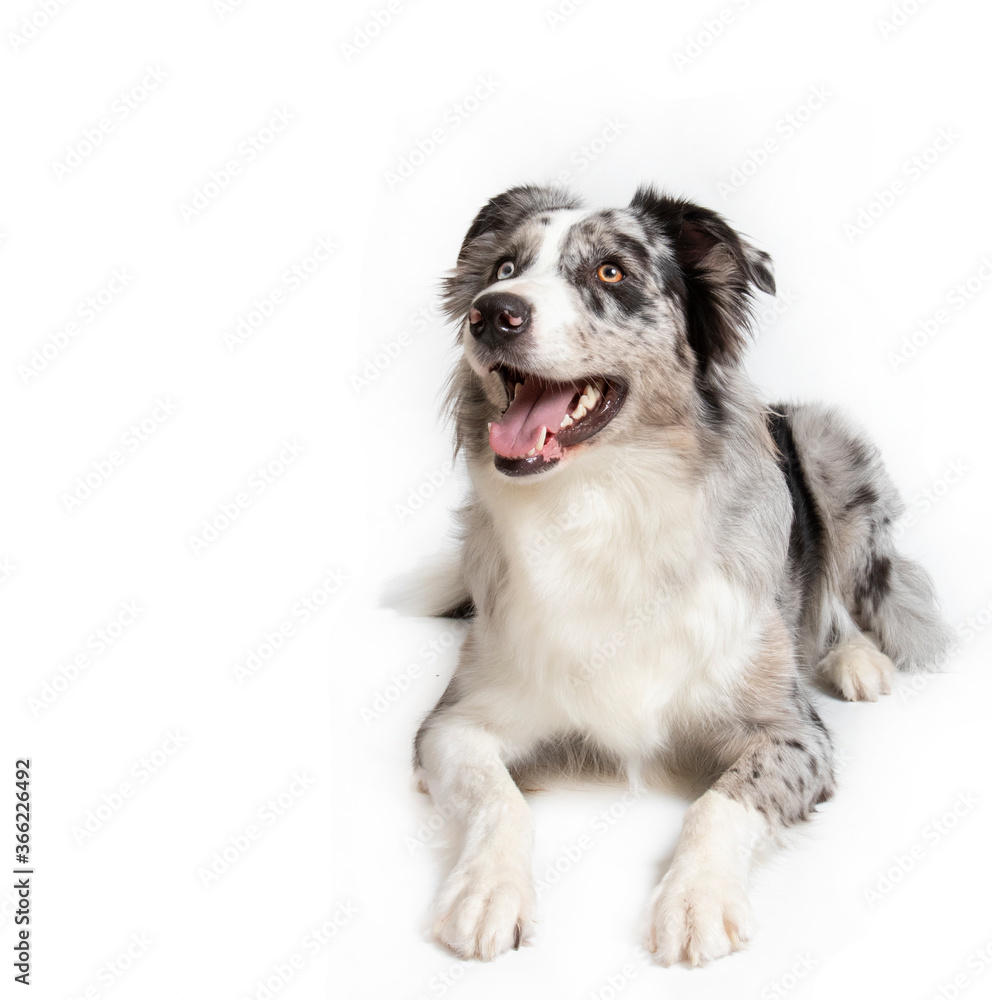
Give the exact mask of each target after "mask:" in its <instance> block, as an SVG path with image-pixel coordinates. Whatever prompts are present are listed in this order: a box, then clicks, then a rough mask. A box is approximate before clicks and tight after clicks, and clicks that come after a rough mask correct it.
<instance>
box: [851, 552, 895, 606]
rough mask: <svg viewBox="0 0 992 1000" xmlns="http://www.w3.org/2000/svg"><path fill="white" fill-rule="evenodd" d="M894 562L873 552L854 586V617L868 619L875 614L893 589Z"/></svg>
mask: <svg viewBox="0 0 992 1000" xmlns="http://www.w3.org/2000/svg"><path fill="white" fill-rule="evenodd" d="M891 577H892V561H891V560H890V559H889V557H888V556H881V555H878V553H876V552H873V553H872V554H871V555H870V556H869V557H868V564H867V565H866V566H865V568H864V573H863V575H862V577H861V579H860V580H858V582H857V583H856V584H855V585H854V604H855V607H854V615H855V617H856V618H858V619H862V620H864V619H866V618H867V617H868V616H869V615H873V614H875V612H876V611H878V609H879V607H880V606H881V604H882V601H884V600H885V598H886V597H888V595H889V591H890V590H891V589H892V584H891Z"/></svg>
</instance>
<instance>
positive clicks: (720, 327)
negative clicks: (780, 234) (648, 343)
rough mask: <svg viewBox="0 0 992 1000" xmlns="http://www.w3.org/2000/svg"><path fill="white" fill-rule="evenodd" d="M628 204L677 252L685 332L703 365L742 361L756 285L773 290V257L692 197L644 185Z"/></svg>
mask: <svg viewBox="0 0 992 1000" xmlns="http://www.w3.org/2000/svg"><path fill="white" fill-rule="evenodd" d="M630 207H631V209H633V210H634V211H635V212H637V213H638V214H639V215H640V216H641V217H642V218H643V219H644V220H645V222H646V223H647V224H648V225H649V227H650V228H652V229H654V230H655V231H657V232H660V233H661V235H662V236H663V237H664V239H665V242H666V243H667V244H668V246H669V247H670V248H671V250H672V252H673V253H674V256H675V263H676V265H677V268H678V272H679V274H680V276H681V278H682V281H683V283H684V288H683V289H681V290H679V294H680V297H682V298H683V299H684V303H683V305H684V310H685V315H686V322H687V329H686V337H687V339H688V341H689V346H690V347H691V348H692V350H693V352H694V353H695V355H696V358H697V362H698V364H699V366H700V368H701V369H702V370H705V369H706V368H707V367H708V366H709V364H710V362H712V361H720V362H725V363H726V362H729V363H735V362H737V361H739V360H740V358H741V355H742V354H743V352H744V347H745V346H746V343H747V339H748V334H749V333H750V330H751V323H752V319H753V317H752V312H751V308H752V299H753V294H754V290H755V289H758V290H760V291H762V292H767V293H768V294H769V295H774V294H775V279H774V278H773V277H772V262H771V258H770V257H769V256H768V254H766V253H765V252H764V251H763V250H758V249H757V248H755V247H753V246H751V244H750V243H748V242H747V241H746V240H745V239H743V237H741V235H740V234H739V233H738V232H736V231H735V230H734V229H733V228H732V227H731V226H730V225H728V223H727V221H726V220H725V219H724V218H723V217H722V216H720V215H718V214H717V213H716V212H711V211H710V210H709V209H708V208H700V206H699V205H694V204H693V203H692V202H690V201H685V200H684V199H681V198H672V197H670V196H668V195H663V194H659V193H658V192H657V191H655V190H654V189H653V188H651V187H642V188H638V189H637V193H636V194H635V195H634V198H633V200H632V201H631V203H630Z"/></svg>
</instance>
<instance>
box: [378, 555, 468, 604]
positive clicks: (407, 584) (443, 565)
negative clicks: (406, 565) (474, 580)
mask: <svg viewBox="0 0 992 1000" xmlns="http://www.w3.org/2000/svg"><path fill="white" fill-rule="evenodd" d="M381 603H382V604H383V605H384V606H385V607H387V608H392V609H393V610H394V611H398V612H399V613H400V614H402V615H409V616H411V617H419V618H471V617H472V616H473V615H474V614H475V607H474V605H473V604H472V598H471V597H470V596H469V593H468V589H467V588H466V586H465V583H464V581H463V580H462V573H461V558H460V555H459V553H458V552H445V553H442V554H441V555H439V556H436V557H435V558H434V559H433V560H431V561H430V562H429V563H427V564H426V565H424V566H421V567H418V568H417V569H415V570H413V571H411V572H409V573H404V574H403V575H402V576H399V577H397V578H396V579H394V580H392V581H391V582H390V584H389V585H388V587H387V588H386V590H385V592H384V593H383V595H382V601H381Z"/></svg>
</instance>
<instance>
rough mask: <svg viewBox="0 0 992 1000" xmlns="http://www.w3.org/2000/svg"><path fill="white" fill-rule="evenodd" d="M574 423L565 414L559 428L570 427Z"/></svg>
mask: <svg viewBox="0 0 992 1000" xmlns="http://www.w3.org/2000/svg"><path fill="white" fill-rule="evenodd" d="M574 423H575V421H574V420H573V419H572V418H571V416H570V415H569V414H567V413H566V414H565V416H564V417H562V421H561V427H571V426H572V424H574ZM561 427H559V430H560V429H561Z"/></svg>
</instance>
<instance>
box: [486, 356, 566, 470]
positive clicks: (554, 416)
mask: <svg viewBox="0 0 992 1000" xmlns="http://www.w3.org/2000/svg"><path fill="white" fill-rule="evenodd" d="M574 397H575V386H574V385H571V384H565V385H563V384H561V383H558V382H555V383H548V382H543V381H542V380H541V379H539V378H535V377H534V376H533V375H532V376H531V377H530V378H529V379H527V381H526V382H525V383H524V385H523V388H522V389H520V391H519V392H518V393H517V396H516V398H515V399H514V400H513V402H512V403H510V405H509V407H508V408H507V411H506V413H504V414H503V416H502V417H501V418H500V420H499V422H498V423H494V424H493V425H492V426H491V427H490V428H489V445H490V447H491V448H492V449H493V451H495V452H496V454H497V455H502V456H503V457H504V458H516V457H517V456H519V455H526V454H527V452H529V451H530V450H531V448H536V447H537V442H538V439H539V438H540V436H541V428H542V427H547V429H548V433H549V434H553V433H555V432H556V431H557V430H558V428H559V427H561V422H562V420H563V419H564V418H565V414H566V413H568V410H569V404H570V403H571V402H572V400H573V399H574Z"/></svg>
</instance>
